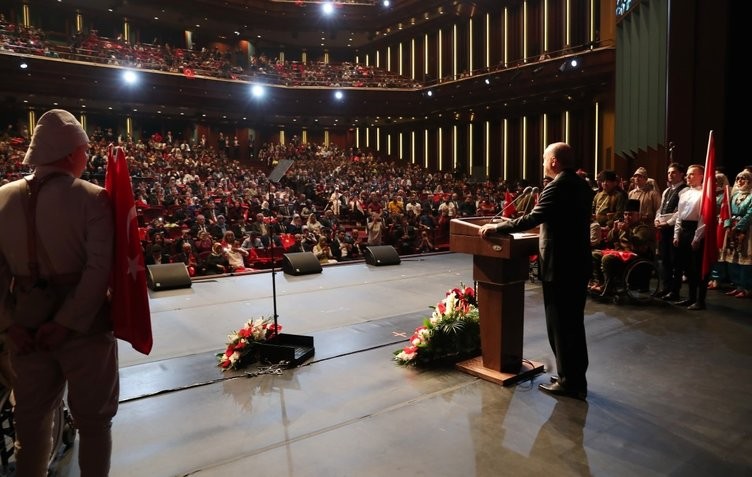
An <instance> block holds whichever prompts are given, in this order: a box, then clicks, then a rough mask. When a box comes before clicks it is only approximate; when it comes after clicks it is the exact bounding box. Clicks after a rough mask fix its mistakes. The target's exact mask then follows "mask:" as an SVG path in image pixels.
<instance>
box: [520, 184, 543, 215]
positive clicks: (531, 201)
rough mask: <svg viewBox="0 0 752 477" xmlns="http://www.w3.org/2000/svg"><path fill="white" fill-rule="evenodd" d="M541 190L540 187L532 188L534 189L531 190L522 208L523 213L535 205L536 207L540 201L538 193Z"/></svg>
mask: <svg viewBox="0 0 752 477" xmlns="http://www.w3.org/2000/svg"><path fill="white" fill-rule="evenodd" d="M539 192H540V189H538V188H537V187H533V188H532V190H531V191H530V194H529V195H528V198H527V200H526V201H525V203H524V204H523V207H522V209H523V210H522V213H523V214H527V213H528V212H530V211H531V210H533V207H535V204H537V203H538V193H539Z"/></svg>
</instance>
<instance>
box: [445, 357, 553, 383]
mask: <svg viewBox="0 0 752 477" xmlns="http://www.w3.org/2000/svg"><path fill="white" fill-rule="evenodd" d="M455 367H456V368H457V369H459V370H460V371H463V372H465V373H467V374H472V375H473V376H477V377H479V378H481V379H485V380H486V381H491V382H492V383H496V384H501V385H502V386H511V385H512V384H516V383H518V382H519V381H525V380H528V379H532V378H533V376H535V375H536V374H540V373H542V372H543V363H539V362H537V361H529V360H524V361H522V367H521V368H520V371H519V372H518V373H504V372H501V371H496V370H494V369H490V368H486V367H484V366H483V356H477V357H475V358H472V359H468V360H466V361H460V362H459V363H457V364H456V365H455Z"/></svg>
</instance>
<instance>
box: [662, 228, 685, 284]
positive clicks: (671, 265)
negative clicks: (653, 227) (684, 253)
mask: <svg viewBox="0 0 752 477" xmlns="http://www.w3.org/2000/svg"><path fill="white" fill-rule="evenodd" d="M658 230H659V231H660V236H659V239H658V253H659V254H660V256H661V270H660V273H661V289H662V290H665V291H667V292H668V291H671V292H675V293H679V288H681V271H679V281H676V280H675V277H676V273H677V270H676V268H677V267H676V247H674V228H673V227H661V228H660V229H658Z"/></svg>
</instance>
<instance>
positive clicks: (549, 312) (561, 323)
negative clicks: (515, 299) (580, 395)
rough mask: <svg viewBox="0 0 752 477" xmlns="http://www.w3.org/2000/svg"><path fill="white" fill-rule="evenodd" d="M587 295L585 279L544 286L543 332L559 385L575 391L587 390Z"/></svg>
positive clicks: (547, 283)
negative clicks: (546, 338)
mask: <svg viewBox="0 0 752 477" xmlns="http://www.w3.org/2000/svg"><path fill="white" fill-rule="evenodd" d="M586 295H587V279H583V280H577V279H571V280H566V281H561V282H546V281H544V282H543V306H544V308H545V313H546V329H547V331H548V341H549V343H550V345H551V349H552V350H553V352H554V356H555V357H556V370H557V373H558V375H559V382H560V383H561V385H562V386H564V387H566V388H568V389H571V390H574V391H586V390H587V379H586V378H585V372H586V371H587V368H588V352H587V342H586V340H585V299H586Z"/></svg>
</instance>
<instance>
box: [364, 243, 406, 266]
mask: <svg viewBox="0 0 752 477" xmlns="http://www.w3.org/2000/svg"><path fill="white" fill-rule="evenodd" d="M364 255H365V257H366V263H367V264H369V265H399V264H400V261H401V260H400V256H399V254H398V253H397V250H396V249H395V248H394V247H392V246H391V245H374V246H370V247H366V252H365V254H364Z"/></svg>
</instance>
